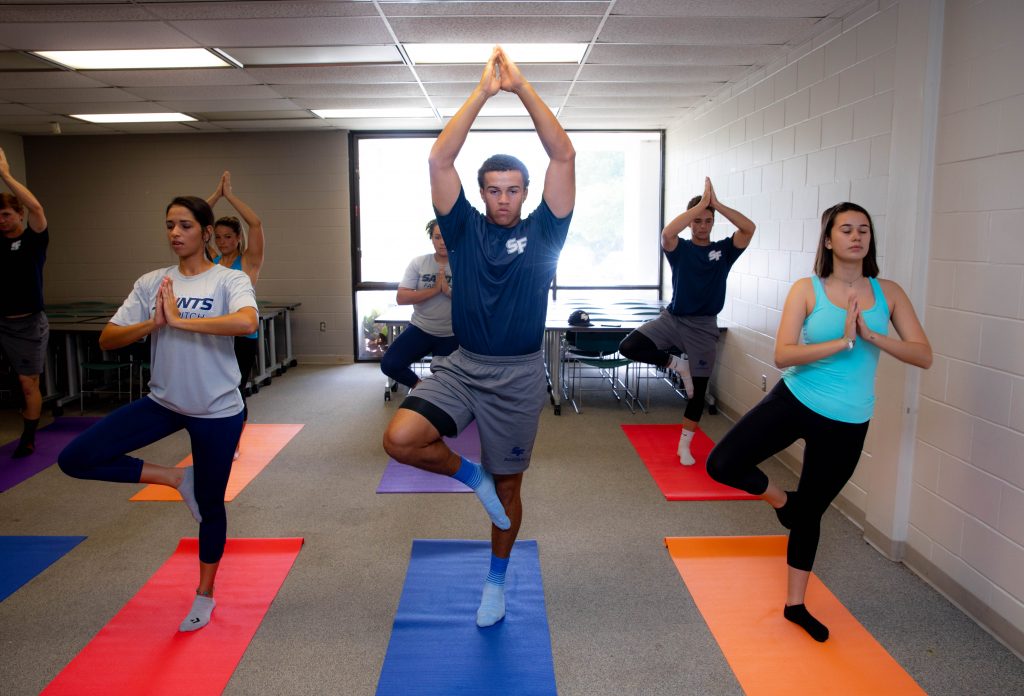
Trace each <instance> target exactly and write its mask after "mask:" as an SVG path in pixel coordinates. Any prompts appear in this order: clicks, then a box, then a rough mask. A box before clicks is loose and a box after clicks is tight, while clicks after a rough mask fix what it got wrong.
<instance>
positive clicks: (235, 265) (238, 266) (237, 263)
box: [213, 254, 260, 338]
mask: <svg viewBox="0 0 1024 696" xmlns="http://www.w3.org/2000/svg"><path fill="white" fill-rule="evenodd" d="M222 258H224V255H223V254H222V255H220V256H218V257H217V258H215V259H214V260H213V262H214V263H215V264H217V265H218V266H219V265H220V260H221V259H222ZM230 268H231V270H233V271H241V270H242V256H241V254H239V255H238V256H236V257H235V260H234V261H232V262H231V266H230ZM252 292H253V294H256V288H255V287H254V288H253V289H252ZM257 311H259V310H257ZM259 337H260V332H259V329H257V330H256V331H253V332H252V333H251V334H249V335H248V336H244V337H243V338H259Z"/></svg>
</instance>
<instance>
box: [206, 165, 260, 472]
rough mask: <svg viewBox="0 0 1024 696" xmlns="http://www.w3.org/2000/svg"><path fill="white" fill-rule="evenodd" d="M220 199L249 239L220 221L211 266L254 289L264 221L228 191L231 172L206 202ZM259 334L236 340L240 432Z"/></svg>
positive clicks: (226, 219) (228, 222)
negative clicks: (239, 275)
mask: <svg viewBox="0 0 1024 696" xmlns="http://www.w3.org/2000/svg"><path fill="white" fill-rule="evenodd" d="M221 198H223V199H224V200H226V201H227V202H228V203H230V204H231V206H232V207H233V208H234V209H235V211H237V212H238V214H239V215H241V216H242V219H243V220H245V224H246V226H247V227H248V228H249V234H248V239H247V238H246V235H245V234H244V233H243V232H242V223H241V222H239V220H238V218H236V217H233V216H231V217H222V218H219V219H218V220H217V222H216V223H214V227H213V241H214V243H215V244H216V246H217V252H218V253H217V254H214V258H213V262H214V263H216V264H219V265H221V266H226V267H227V268H232V269H234V270H236V271H242V272H243V273H245V274H246V275H247V276H249V280H250V282H252V287H253V289H254V290H255V289H256V281H257V280H259V277H260V269H261V268H263V248H264V238H263V221H262V220H260V216H259V215H257V214H256V212H255V211H254V210H253V209H252V208H250V207H249V206H248V205H246V203H245V202H244V201H243V200H242V199H241V198H239V197H238V196H236V195H235V192H234V190H233V189H232V187H231V172H224V173H223V174H221V177H220V182H219V183H218V184H217V190H216V191H214V192H213V194H212V195H211V196H210V197H209V198H207V199H206V202H207V203H209V204H210V207H211V208H212V207H213V206H214V205H215V204H216V203H217V201H219V200H220V199H221ZM259 336H260V334H259V331H256V332H254V333H251V334H249V335H248V336H236V337H235V358H236V359H237V360H238V370H239V372H241V373H242V381H241V382H240V383H239V385H238V390H239V391H240V392H241V393H242V404H243V407H244V408H243V409H242V419H243V424H242V428H243V429H244V428H245V423H247V422H248V421H249V404H248V403H247V402H246V395H245V385H246V383H248V381H249V375H251V374H252V368H253V366H254V365H255V364H256V356H257V352H258V351H259ZM238 454H239V449H238V448H237V447H236V448H235V459H238Z"/></svg>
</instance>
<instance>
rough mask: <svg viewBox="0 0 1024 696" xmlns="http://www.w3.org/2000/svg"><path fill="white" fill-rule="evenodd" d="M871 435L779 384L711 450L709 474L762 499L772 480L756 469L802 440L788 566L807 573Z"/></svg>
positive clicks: (865, 428) (863, 425)
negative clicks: (824, 524) (832, 508)
mask: <svg viewBox="0 0 1024 696" xmlns="http://www.w3.org/2000/svg"><path fill="white" fill-rule="evenodd" d="M867 432H868V422H864V423H843V422H840V421H836V420H832V419H831V418H826V417H825V416H822V415H820V414H818V413H815V412H814V411H812V410H811V409H809V408H807V407H806V406H804V405H803V404H802V403H801V402H800V401H799V400H798V399H797V398H796V397H795V396H793V393H792V392H791V391H789V388H787V387H786V383H785V382H784V381H783V380H781V379H780V380H779V382H778V384H776V385H775V388H774V389H772V390H771V392H769V393H768V396H766V397H764V398H763V399H761V403H759V404H758V405H757V406H755V407H754V408H752V409H751V410H750V411H748V412H747V413H746V415H744V416H743V417H742V418H740V420H739V421H738V422H737V423H736V425H734V426H733V427H732V430H730V431H729V432H728V433H726V434H725V437H723V438H722V439H721V440H720V441H719V443H718V444H717V445H715V448H714V449H713V450H711V454H710V455H708V463H707V468H708V474H709V475H710V476H711V478H713V479H714V480H716V481H718V482H720V483H724V484H726V485H728V486H732V487H733V488H739V489H740V490H743V491H746V492H747V493H750V494H751V495H761V494H762V493H764V492H765V490H766V489H767V488H768V477H767V476H766V475H765V474H764V472H762V471H761V470H760V469H758V468H757V467H758V465H759V464H760V463H761V462H763V461H764V460H766V459H768V458H769V457H772V456H773V455H775V454H777V453H778V452H781V451H782V450H784V449H786V448H787V447H789V446H790V445H791V444H793V443H794V442H796V441H797V440H800V439H802V440H803V441H804V443H805V445H804V463H803V468H802V469H801V470H800V483H799V484H798V485H797V489H796V492H797V495H796V496H795V504H794V506H793V507H794V509H793V511H792V519H793V527H792V529H791V530H790V533H789V545H788V546H787V549H786V562H787V563H788V564H789V565H790V566H791V567H793V568H796V569H797V570H808V571H809V570H810V569H811V567H812V566H813V565H814V557H815V555H816V554H817V551H818V538H819V536H820V535H821V518H822V516H824V514H825V512H826V511H827V510H828V506H829V505H831V504H832V501H833V500H835V497H836V496H837V495H839V492H840V491H841V490H843V486H845V485H846V482H847V481H849V480H850V477H851V476H853V471H854V469H856V468H857V462H858V461H859V460H860V453H861V450H862V449H863V448H864V437H865V436H866V435H867ZM788 505H789V503H787V507H788Z"/></svg>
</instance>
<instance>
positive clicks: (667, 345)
mask: <svg viewBox="0 0 1024 696" xmlns="http://www.w3.org/2000/svg"><path fill="white" fill-rule="evenodd" d="M637 331H639V332H640V333H642V334H643V335H644V336H646V337H647V338H649V339H651V340H652V341H654V345H655V346H657V347H658V350H671V349H672V348H675V349H676V350H678V351H681V352H683V353H685V354H686V357H687V358H688V359H689V361H690V374H692V375H693V376H694V377H710V376H711V371H712V370H714V369H715V354H716V351H717V348H718V336H719V332H718V317H679V316H676V315H675V314H672V313H671V312H669V311H668V310H667V309H666V310H662V312H661V314H660V315H659V316H658V318H657V319H652V320H651V321H649V322H647V323H646V324H644V325H643V326H641V327H640V328H638V329H637Z"/></svg>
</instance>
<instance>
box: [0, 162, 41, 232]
mask: <svg viewBox="0 0 1024 696" xmlns="http://www.w3.org/2000/svg"><path fill="white" fill-rule="evenodd" d="M0 179H3V181H4V183H5V184H7V188H9V189H10V190H11V193H12V194H14V197H15V198H17V199H18V201H19V202H20V203H21V204H22V205H23V206H24V207H25V211H26V212H27V213H28V228H29V229H30V230H32V231H33V232H42V231H43V230H45V229H46V213H45V211H44V210H43V204H42V203H40V202H39V199H38V198H36V197H35V196H33V195H32V192H31V191H29V190H28V187H27V186H25V185H24V184H23V183H21V182H20V181H18V180H17V179H15V178H14V176H12V175H11V165H10V163H9V162H8V161H7V153H5V152H4V150H3V148H2V147H0Z"/></svg>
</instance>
